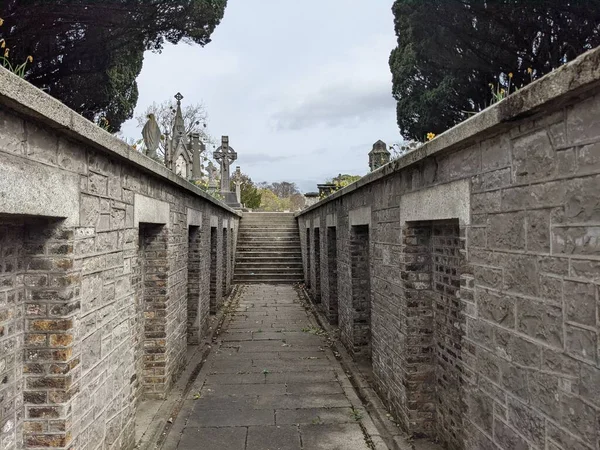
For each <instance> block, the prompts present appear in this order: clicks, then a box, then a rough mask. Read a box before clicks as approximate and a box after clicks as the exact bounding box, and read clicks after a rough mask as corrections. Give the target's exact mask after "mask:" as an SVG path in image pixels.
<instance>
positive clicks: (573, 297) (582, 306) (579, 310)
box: [565, 280, 597, 327]
mask: <svg viewBox="0 0 600 450" xmlns="http://www.w3.org/2000/svg"><path fill="white" fill-rule="evenodd" d="M596 290H597V286H596V285H594V284H590V283H580V282H577V281H569V280H565V318H566V320H569V321H571V322H577V323H580V324H582V325H588V326H590V327H595V326H596Z"/></svg>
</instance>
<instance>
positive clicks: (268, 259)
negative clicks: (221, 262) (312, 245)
mask: <svg viewBox="0 0 600 450" xmlns="http://www.w3.org/2000/svg"><path fill="white" fill-rule="evenodd" d="M235 260H236V266H237V265H238V264H248V263H251V262H256V263H257V264H264V263H272V264H281V265H282V266H286V265H289V264H300V265H302V258H300V257H299V256H296V255H292V256H254V255H252V256H241V255H238V256H237V258H236V259H235Z"/></svg>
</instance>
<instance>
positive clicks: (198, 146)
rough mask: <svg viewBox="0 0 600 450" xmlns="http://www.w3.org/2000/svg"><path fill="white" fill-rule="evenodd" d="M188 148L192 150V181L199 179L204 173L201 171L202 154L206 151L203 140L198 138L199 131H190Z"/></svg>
mask: <svg viewBox="0 0 600 450" xmlns="http://www.w3.org/2000/svg"><path fill="white" fill-rule="evenodd" d="M190 150H191V152H192V181H199V180H201V179H202V176H203V175H204V174H203V173H202V159H203V156H202V154H203V153H204V152H205V151H206V146H205V145H204V142H202V141H201V140H200V134H199V133H192V136H191V138H190Z"/></svg>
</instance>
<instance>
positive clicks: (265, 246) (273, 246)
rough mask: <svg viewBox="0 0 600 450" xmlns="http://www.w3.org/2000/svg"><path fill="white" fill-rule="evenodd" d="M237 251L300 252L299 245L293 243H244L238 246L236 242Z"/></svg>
mask: <svg viewBox="0 0 600 450" xmlns="http://www.w3.org/2000/svg"><path fill="white" fill-rule="evenodd" d="M237 248H238V251H242V252H243V251H252V250H297V251H300V245H299V244H295V243H290V244H286V243H284V242H281V243H272V242H271V243H260V242H259V243H255V242H252V243H246V244H243V245H242V244H240V243H239V242H238V246H237Z"/></svg>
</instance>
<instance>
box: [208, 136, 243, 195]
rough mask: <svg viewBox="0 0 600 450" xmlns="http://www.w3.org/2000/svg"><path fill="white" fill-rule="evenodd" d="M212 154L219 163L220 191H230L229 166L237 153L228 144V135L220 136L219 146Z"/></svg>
mask: <svg viewBox="0 0 600 450" xmlns="http://www.w3.org/2000/svg"><path fill="white" fill-rule="evenodd" d="M213 156H214V157H215V159H216V160H217V161H218V162H219V163H220V164H221V193H223V194H224V193H226V192H231V188H230V186H229V185H230V182H231V179H230V176H229V167H230V166H231V164H233V162H234V161H235V160H236V159H237V153H236V152H235V150H234V149H233V148H231V147H230V146H229V136H223V137H222V138H221V146H220V147H219V148H218V149H217V151H215V152H214V154H213Z"/></svg>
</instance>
